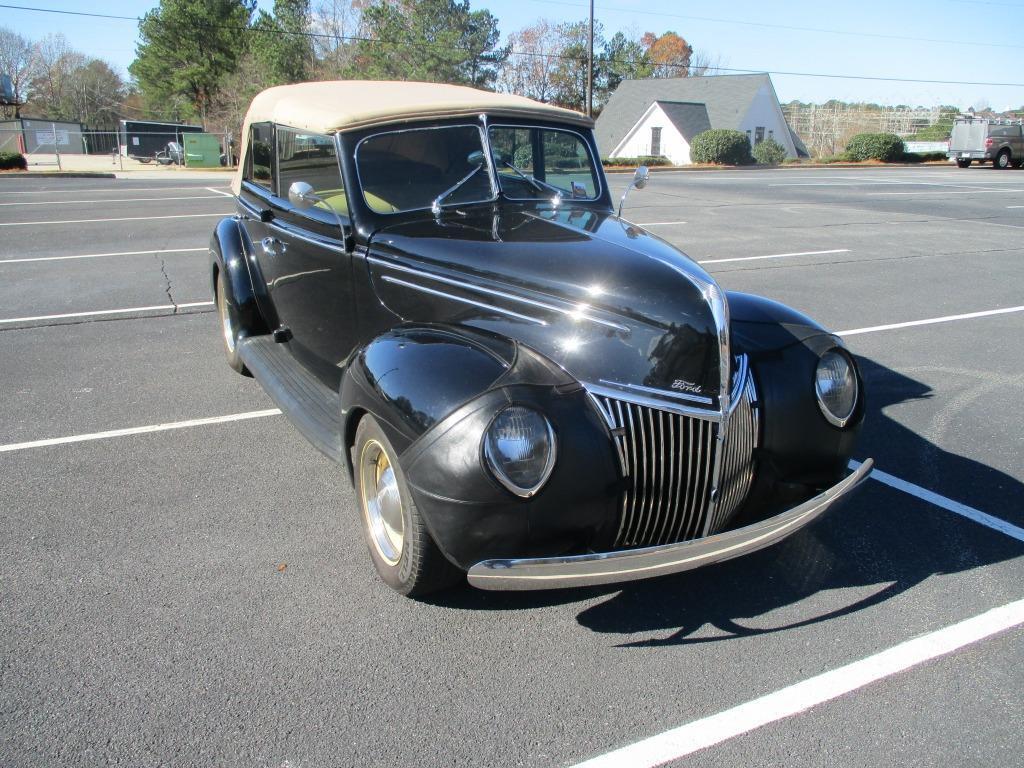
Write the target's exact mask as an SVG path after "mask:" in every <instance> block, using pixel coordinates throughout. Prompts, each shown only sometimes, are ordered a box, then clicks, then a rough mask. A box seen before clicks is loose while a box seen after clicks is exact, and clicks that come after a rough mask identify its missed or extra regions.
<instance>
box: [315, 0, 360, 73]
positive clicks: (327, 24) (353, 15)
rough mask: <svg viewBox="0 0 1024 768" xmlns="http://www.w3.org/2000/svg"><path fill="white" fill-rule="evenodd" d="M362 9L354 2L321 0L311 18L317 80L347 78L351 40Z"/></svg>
mask: <svg viewBox="0 0 1024 768" xmlns="http://www.w3.org/2000/svg"><path fill="white" fill-rule="evenodd" d="M362 6H363V3H360V2H359V1H358V0H321V2H320V3H318V4H317V5H316V6H315V8H314V10H313V14H312V18H311V24H310V26H311V31H312V32H313V33H314V34H315V35H316V37H314V38H313V57H314V59H315V63H314V65H313V74H314V77H315V78H316V79H318V80H330V79H334V78H343V77H345V76H346V75H350V74H351V72H352V65H353V62H354V60H355V51H356V47H355V45H353V41H352V39H351V38H353V37H358V36H359V32H360V29H361V27H362V17H363V14H362Z"/></svg>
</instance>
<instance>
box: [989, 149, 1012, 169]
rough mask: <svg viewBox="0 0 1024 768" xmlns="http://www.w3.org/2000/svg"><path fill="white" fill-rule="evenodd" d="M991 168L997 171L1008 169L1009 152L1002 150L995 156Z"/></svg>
mask: <svg viewBox="0 0 1024 768" xmlns="http://www.w3.org/2000/svg"><path fill="white" fill-rule="evenodd" d="M992 167H993V168H995V169H996V170H999V171H1002V170H1006V169H1007V168H1009V167H1010V151H1009V150H1008V149H1004V150H1003V151H1002V152H1000V153H999V154H998V155H996V159H995V160H993V161H992Z"/></svg>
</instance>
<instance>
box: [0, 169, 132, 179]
mask: <svg viewBox="0 0 1024 768" xmlns="http://www.w3.org/2000/svg"><path fill="white" fill-rule="evenodd" d="M8 177H10V178H12V179H55V178H56V179H115V178H117V177H116V176H114V174H112V173H104V172H102V171H21V172H19V173H0V179H4V178H8Z"/></svg>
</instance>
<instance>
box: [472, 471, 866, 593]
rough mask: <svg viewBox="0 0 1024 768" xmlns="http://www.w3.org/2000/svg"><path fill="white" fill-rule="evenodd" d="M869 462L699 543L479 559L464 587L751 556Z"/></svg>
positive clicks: (668, 568) (572, 579) (598, 577)
mask: <svg viewBox="0 0 1024 768" xmlns="http://www.w3.org/2000/svg"><path fill="white" fill-rule="evenodd" d="M873 464H874V462H873V461H872V460H871V459H867V460H865V461H864V463H863V464H861V465H860V466H859V467H858V468H857V469H856V470H855V471H854V472H852V473H851V474H849V475H847V476H846V477H845V478H844V479H843V480H842V481H840V482H839V483H837V484H836V485H833V486H832V487H831V488H829V489H828V490H827V491H824V492H822V493H820V494H818V495H817V496H815V497H814V498H812V499H808V500H807V501H805V502H804V503H803V504H800V505H799V506H797V507H794V508H793V509H790V510H788V511H786V512H783V513H781V514H778V515H775V516H774V517H771V518H769V519H767V520H762V521H761V522H759V523H754V524H753V525H748V526H746V527H744V528H737V529H735V530H732V531H725V532H724V533H719V534H715V535H714V536H707V537H705V538H703V539H694V540H693V541H684V542H682V543H679V544H665V545H663V546H658V547H645V548H643V549H626V550H621V551H619V552H599V553H595V554H590V555H570V556H566V557H537V558H524V559H519V560H484V561H483V562H479V563H477V564H476V565H474V566H473V567H472V568H470V569H469V574H468V578H469V583H470V584H472V585H473V586H474V587H478V588H480V589H494V590H526V589H561V588H565V587H585V586H593V585H596V584H613V583H616V582H621V581H635V580H637V579H646V578H650V577H652V576H664V575H665V574H669V573H678V572H680V571H688V570H690V569H691V568H699V567H701V566H703V565H708V564H710V563H718V562H721V561H723V560H730V559H732V558H734V557H739V556H740V555H745V554H748V553H750V552H756V551H757V550H759V549H763V548H764V547H767V546H769V545H771V544H774V543H775V542H777V541H780V540H781V539H784V538H786V537H787V536H789V535H790V534H791V533H794V532H795V531H798V530H800V529H801V528H803V527H804V526H805V525H807V524H808V523H810V522H811V521H812V520H814V519H816V518H817V517H819V516H820V515H822V514H823V513H824V512H825V511H826V510H828V509H829V508H831V507H832V506H833V505H835V504H836V503H837V502H839V501H840V500H841V499H843V498H845V497H846V496H848V495H849V494H850V492H851V491H853V489H854V488H856V487H857V486H858V485H860V484H861V482H863V481H864V480H865V479H866V478H867V476H868V475H869V474H870V472H871V467H872V466H873Z"/></svg>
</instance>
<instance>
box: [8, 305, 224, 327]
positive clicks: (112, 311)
mask: <svg viewBox="0 0 1024 768" xmlns="http://www.w3.org/2000/svg"><path fill="white" fill-rule="evenodd" d="M212 306H213V302H212V301H192V302H189V303H187V304H159V305H157V306H152V307H127V308H126V309H97V310H94V311H92V312H68V313H66V314H63V315H36V316H35V317H8V318H3V319H0V324H11V323H28V322H33V321H36V320H66V319H68V318H72V317H97V316H99V315H123V314H127V313H129V312H158V311H167V310H168V309H172V310H174V311H175V312H177V311H178V310H179V309H188V308H190V307H212Z"/></svg>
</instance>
